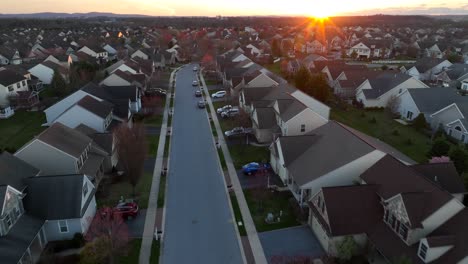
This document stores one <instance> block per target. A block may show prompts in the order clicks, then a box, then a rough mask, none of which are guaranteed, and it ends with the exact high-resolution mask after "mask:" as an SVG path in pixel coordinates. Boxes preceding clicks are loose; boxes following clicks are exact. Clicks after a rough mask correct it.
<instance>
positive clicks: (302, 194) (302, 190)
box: [300, 189, 304, 207]
mask: <svg viewBox="0 0 468 264" xmlns="http://www.w3.org/2000/svg"><path fill="white" fill-rule="evenodd" d="M303 197H304V189H301V198H300V204H301V207H302V205H303V201H302V200H303Z"/></svg>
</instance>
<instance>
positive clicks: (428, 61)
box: [404, 57, 452, 81]
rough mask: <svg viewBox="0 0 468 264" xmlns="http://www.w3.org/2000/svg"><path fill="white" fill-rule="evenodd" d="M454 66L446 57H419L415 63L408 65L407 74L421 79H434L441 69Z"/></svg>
mask: <svg viewBox="0 0 468 264" xmlns="http://www.w3.org/2000/svg"><path fill="white" fill-rule="evenodd" d="M450 66H452V63H451V62H450V61H448V60H446V59H437V58H429V57H425V58H422V59H419V60H418V61H417V62H416V63H415V64H414V65H412V66H407V67H405V68H404V69H406V68H408V70H406V71H405V73H406V74H408V75H410V76H413V77H414V78H416V79H418V80H421V81H432V80H434V79H435V76H436V75H437V74H439V73H440V72H441V71H444V70H446V69H448V68H449V67H450Z"/></svg>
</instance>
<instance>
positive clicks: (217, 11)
mask: <svg viewBox="0 0 468 264" xmlns="http://www.w3.org/2000/svg"><path fill="white" fill-rule="evenodd" d="M19 2H21V5H18V2H9V3H4V4H2V5H3V7H2V12H1V14H4V15H11V16H14V15H25V14H36V13H67V14H74V13H113V14H116V15H145V16H200V17H213V16H238V17H243V16H296V17H297V16H308V17H340V16H369V15H375V14H383V15H430V16H443V15H468V4H467V3H466V2H463V1H458V0H447V1H439V0H436V1H421V0H406V1H405V0H394V1H392V2H391V3H375V2H374V1H370V0H356V1H355V2H353V4H352V5H351V4H350V3H349V2H346V1H343V0H331V1H328V2H326V3H323V2H319V1H315V0H291V1H289V2H288V5H287V6H283V5H280V4H278V3H269V4H268V5H265V3H263V1H259V2H251V1H248V0H239V1H237V2H236V3H232V2H228V1H216V2H214V1H213V0H199V1H197V3H193V2H192V1H191V0H180V1H178V2H171V3H164V2H161V1H158V0H155V1H153V0H113V1H112V5H110V0H102V1H99V2H95V1H94V0H82V1H81V2H80V3H77V2H68V3H64V1H59V0H20V1H19ZM65 2H67V1H65ZM46 6H47V8H46ZM361 6H364V7H365V8H361ZM129 10H131V11H129ZM259 10H260V11H259Z"/></svg>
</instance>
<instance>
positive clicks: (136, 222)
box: [126, 209, 146, 238]
mask: <svg viewBox="0 0 468 264" xmlns="http://www.w3.org/2000/svg"><path fill="white" fill-rule="evenodd" d="M145 218H146V209H141V210H140V212H139V213H138V215H137V217H135V218H134V219H131V220H126V223H127V226H128V232H129V233H130V237H135V238H141V237H142V235H143V229H145Z"/></svg>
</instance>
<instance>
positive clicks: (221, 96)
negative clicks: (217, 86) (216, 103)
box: [211, 91, 226, 98]
mask: <svg viewBox="0 0 468 264" xmlns="http://www.w3.org/2000/svg"><path fill="white" fill-rule="evenodd" d="M225 95H226V91H217V92H216V93H214V94H212V95H211V98H223V97H224V96H225Z"/></svg>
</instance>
